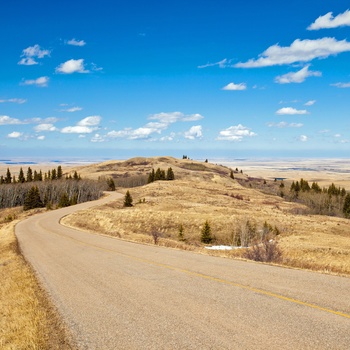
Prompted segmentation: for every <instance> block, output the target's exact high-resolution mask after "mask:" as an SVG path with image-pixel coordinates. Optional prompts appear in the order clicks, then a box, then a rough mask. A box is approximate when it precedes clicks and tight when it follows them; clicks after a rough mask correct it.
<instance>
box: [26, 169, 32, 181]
mask: <svg viewBox="0 0 350 350" xmlns="http://www.w3.org/2000/svg"><path fill="white" fill-rule="evenodd" d="M32 181H33V171H32V169H31V168H30V167H29V168H28V170H27V182H32Z"/></svg>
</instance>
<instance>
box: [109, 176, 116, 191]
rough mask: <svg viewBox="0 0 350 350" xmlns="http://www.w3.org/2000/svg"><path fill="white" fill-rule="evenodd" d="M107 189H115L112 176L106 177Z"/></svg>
mask: <svg viewBox="0 0 350 350" xmlns="http://www.w3.org/2000/svg"><path fill="white" fill-rule="evenodd" d="M107 186H108V191H115V183H114V180H113V178H112V177H109V178H108V179H107Z"/></svg>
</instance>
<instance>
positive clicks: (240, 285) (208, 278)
mask: <svg viewBox="0 0 350 350" xmlns="http://www.w3.org/2000/svg"><path fill="white" fill-rule="evenodd" d="M55 233H56V234H57V235H59V236H64V237H66V238H69V239H71V240H73V241H75V242H78V243H80V244H81V245H85V246H89V247H94V248H96V249H99V250H101V251H105V252H109V253H117V254H119V255H122V256H124V257H126V258H128V259H131V260H134V261H139V262H142V263H146V264H149V265H154V266H158V267H162V268H164V269H168V270H173V271H177V272H181V273H184V274H187V275H190V276H195V277H200V278H203V279H206V280H210V281H215V282H218V283H221V284H226V285H230V286H234V287H237V288H241V289H245V290H249V291H251V292H255V293H258V294H261V295H266V296H269V297H272V298H276V299H280V300H284V301H288V302H291V303H294V304H298V305H302V306H307V307H310V308H313V309H316V310H319V311H325V312H328V313H330V314H333V315H337V316H342V317H345V318H348V319H350V314H347V313H344V312H341V311H335V310H332V309H329V308H326V307H322V306H319V305H316V304H312V303H308V302H304V301H301V300H298V299H294V298H289V297H286V296H284V295H281V294H277V293H273V292H269V291H266V290H263V289H259V288H255V287H251V286H247V285H244V284H240V283H237V282H232V281H228V280H225V279H222V278H218V277H213V276H210V275H205V274H203V273H200V272H194V271H190V270H186V269H182V268H179V267H175V266H171V265H166V264H162V263H158V262H155V261H152V260H147V259H144V258H138V257H136V256H132V255H128V254H125V253H121V252H118V251H116V250H113V249H109V248H103V247H100V246H97V245H95V244H90V243H86V242H84V241H81V240H79V239H77V238H73V237H71V236H66V235H63V234H59V233H57V232H55Z"/></svg>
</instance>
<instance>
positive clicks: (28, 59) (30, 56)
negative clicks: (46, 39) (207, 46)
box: [18, 44, 50, 66]
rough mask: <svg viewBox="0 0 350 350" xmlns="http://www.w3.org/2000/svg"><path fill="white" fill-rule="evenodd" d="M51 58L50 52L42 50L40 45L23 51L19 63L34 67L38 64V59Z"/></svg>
mask: <svg viewBox="0 0 350 350" xmlns="http://www.w3.org/2000/svg"><path fill="white" fill-rule="evenodd" d="M45 56H50V51H49V50H44V49H42V48H41V47H40V46H39V45H38V44H36V45H34V46H29V47H27V48H26V49H24V50H23V51H22V54H21V57H22V59H21V60H20V61H19V62H18V64H20V65H25V66H32V65H35V64H38V62H37V61H36V59H38V58H44V57H45Z"/></svg>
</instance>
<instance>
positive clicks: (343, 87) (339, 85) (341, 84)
mask: <svg viewBox="0 0 350 350" xmlns="http://www.w3.org/2000/svg"><path fill="white" fill-rule="evenodd" d="M331 86H335V87H337V88H340V89H346V88H350V83H335V84H331Z"/></svg>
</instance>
